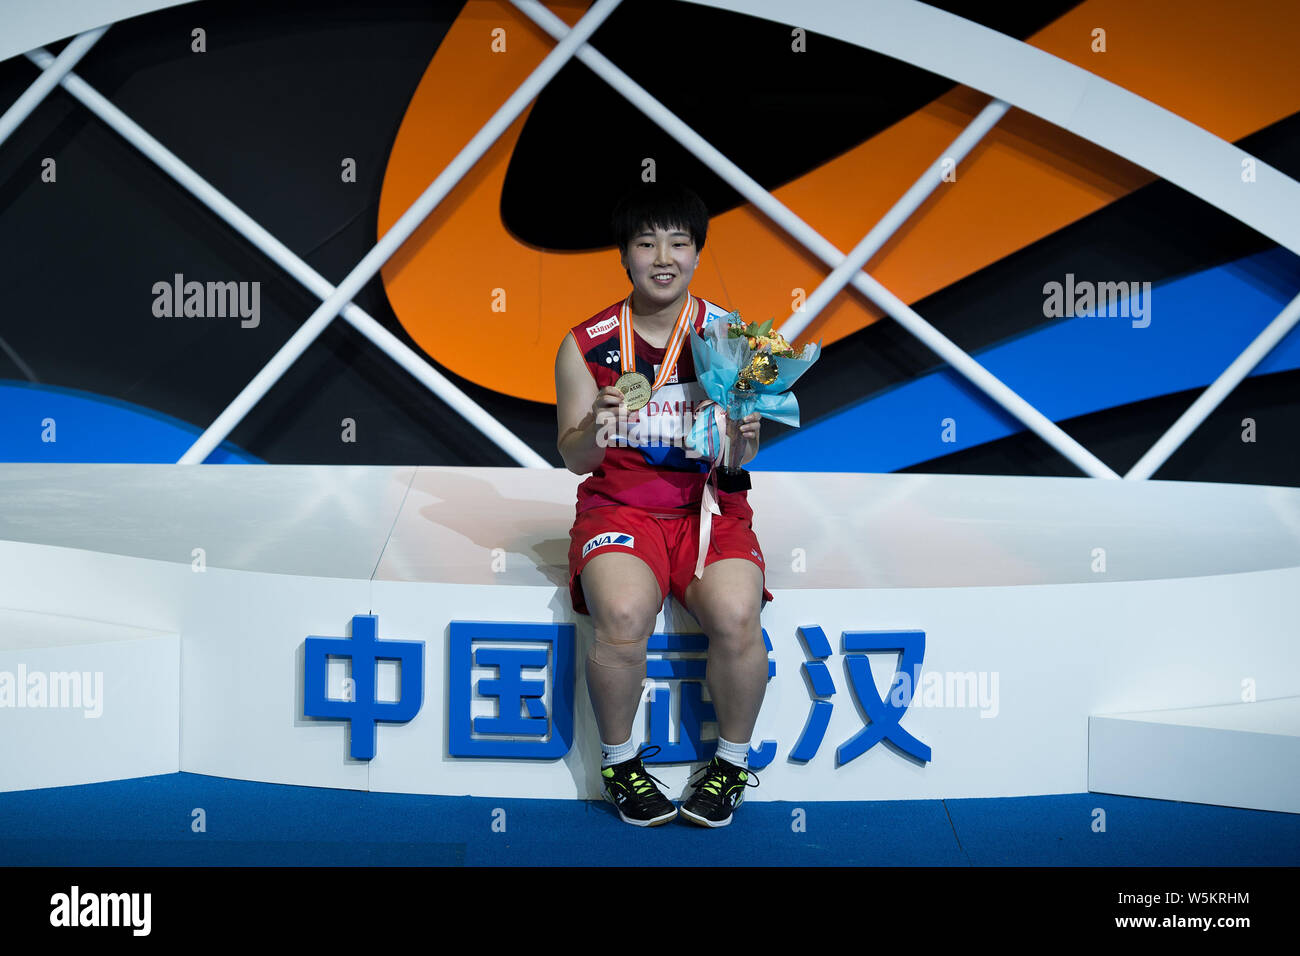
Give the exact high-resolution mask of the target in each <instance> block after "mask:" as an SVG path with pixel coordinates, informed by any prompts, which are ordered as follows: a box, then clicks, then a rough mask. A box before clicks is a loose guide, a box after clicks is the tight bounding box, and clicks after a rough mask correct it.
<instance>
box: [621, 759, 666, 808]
mask: <svg viewBox="0 0 1300 956" xmlns="http://www.w3.org/2000/svg"><path fill="white" fill-rule="evenodd" d="M662 749H663V748H662V747H658V746H650V747H642V748H641V751H640V752H639V753H638V754H637V755H636V757H635V758H633V759H635V760H636V761H637V762H641V761H643V760H644V759H645V758H646V757H653V756H654V755H655V754H657V753H659V751H660V750H662ZM647 778H649V779H647ZM651 780H653V781H654V782H655V783H657V784H659V786H661V787H662V786H663V785H664V782H663V781H662V780H660V779H659V778H658V777H656V776H655V775H654V774H652V773H648V772H647V771H646V769H645V765H644V764H642V765H641V769H640V771H636V770H631V771H629V772H628V775H627V782H628V783H629V784H630V785H631V787H632V792H633V793H635V794H636V795H637V796H638V797H644V796H647V795H648V794H651V793H654V792H656V791H655V788H654V785H653V784H651V783H650V781H651Z"/></svg>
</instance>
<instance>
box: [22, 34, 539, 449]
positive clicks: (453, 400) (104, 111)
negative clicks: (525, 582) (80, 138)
mask: <svg viewBox="0 0 1300 956" xmlns="http://www.w3.org/2000/svg"><path fill="white" fill-rule="evenodd" d="M27 57H28V59H30V60H31V61H32V62H33V63H35V64H36V65H37V66H43V65H45V64H47V63H50V62H51V61H52V59H53V58H52V57H51V56H50V54H49V53H48V52H47V51H45V50H34V51H32V52H31V53H28V54H27ZM63 87H64V89H66V90H67V91H68V93H70V94H71V95H72V96H73V97H75V98H76V99H77V100H79V101H80V102H81V103H82V105H84V106H85V107H86V108H87V109H88V110H90V111H91V112H92V113H94V114H95V115H96V116H98V117H99V118H100V119H101V120H103V121H104V123H105V124H106V125H107V126H108V127H109V128H110V129H112V130H113V131H115V132H116V133H118V134H119V135H121V136H122V137H123V138H124V139H126V140H127V142H129V143H131V145H133V146H135V147H136V149H138V150H140V152H141V153H143V154H144V155H145V157H146V158H148V159H149V160H150V161H152V162H153V163H154V164H156V165H157V166H158V167H159V168H160V169H161V170H162V171H163V172H164V173H166V174H167V175H168V176H170V177H172V179H174V180H175V181H176V182H177V183H178V184H179V185H180V186H181V187H183V188H184V189H185V190H186V191H187V192H189V193H190V194H191V195H192V196H194V198H195V199H197V200H199V202H201V203H203V204H204V205H205V206H207V207H208V208H209V209H211V210H212V211H213V212H214V213H216V214H217V216H219V217H220V218H221V219H222V220H223V221H225V222H226V224H227V225H229V226H230V227H231V228H232V229H234V230H235V231H236V232H237V233H239V234H240V235H241V236H243V237H244V238H245V239H247V240H248V241H249V242H250V243H252V244H253V245H254V246H256V247H257V248H258V249H260V250H261V251H262V252H263V253H264V254H265V255H266V256H267V257H268V258H270V259H271V260H272V261H274V262H275V263H276V264H277V265H279V266H280V268H282V269H284V271H285V272H287V273H288V274H289V275H290V276H292V277H293V278H294V279H296V280H298V282H300V283H302V285H303V286H305V287H306V288H307V289H308V290H310V291H311V292H312V293H313V294H315V295H316V296H317V297H318V298H320V299H326V298H328V297H329V296H330V295H331V294H332V293H333V292H334V290H335V286H334V284H333V283H331V282H330V281H329V280H327V279H326V278H325V277H324V276H322V275H321V274H320V273H319V272H317V271H316V270H315V269H313V268H312V267H311V266H309V265H308V264H307V263H306V262H304V261H303V260H302V259H301V258H300V257H299V256H297V255H296V254H295V253H294V252H293V250H291V249H290V248H289V247H288V246H286V245H285V244H284V243H282V242H280V240H278V239H276V238H275V236H273V235H271V233H270V232H268V231H267V230H266V229H265V228H263V227H262V226H261V224H259V223H258V222H257V221H256V220H255V219H253V218H252V217H251V216H249V215H248V214H247V213H246V212H244V211H243V210H242V209H240V208H239V207H238V206H236V205H235V204H234V203H233V202H231V201H230V200H229V199H227V198H226V197H225V196H224V195H222V194H221V193H220V192H219V191H218V190H217V189H215V188H214V187H213V186H212V185H211V184H210V183H208V182H207V181H206V180H205V179H203V177H201V176H199V174H198V173H196V172H194V170H192V169H191V168H190V167H189V166H187V165H186V164H185V163H184V162H182V161H181V159H180V158H179V157H178V156H176V154H175V153H173V152H171V151H170V150H168V149H167V147H165V146H163V145H162V143H160V142H158V140H157V139H155V138H154V137H152V136H150V135H149V134H148V133H147V132H145V131H144V129H142V128H141V127H140V125H139V124H138V123H136V122H135V121H134V120H132V119H131V118H130V117H129V116H127V115H126V114H125V113H123V112H122V111H121V110H119V109H118V108H117V107H116V106H114V105H113V104H112V103H110V102H109V101H108V100H107V99H105V98H104V97H103V96H102V95H101V94H100V93H98V92H97V91H96V90H95V89H94V88H93V87H91V86H90V84H88V83H87V82H86V81H85V80H83V79H81V78H80V77H79V76H77V75H76V74H75V73H70V74H68V75H67V76H66V77H65V78H64V80H63ZM342 315H343V318H345V319H346V320H347V321H348V322H350V323H351V324H352V326H353V327H354V328H356V330H357V331H358V332H360V333H361V334H362V335H364V336H365V337H366V338H368V339H369V340H370V341H371V342H373V343H374V344H375V345H376V346H377V347H378V348H379V349H381V350H382V351H383V352H384V353H385V354H387V355H388V356H389V357H390V358H391V359H392V360H393V361H394V362H396V363H397V364H398V365H400V366H401V367H402V368H404V369H406V370H407V371H408V372H410V373H411V375H412V376H413V377H415V378H416V379H418V380H419V381H420V382H421V383H422V384H423V385H425V386H426V387H427V388H428V389H429V390H430V391H432V392H433V393H434V394H435V395H437V396H438V397H439V398H441V399H442V400H443V401H444V402H446V403H447V404H448V405H449V406H450V407H451V408H453V409H455V410H456V411H457V412H459V413H460V414H461V415H462V416H463V417H464V418H465V419H466V420H467V421H468V422H469V423H470V424H472V425H473V426H474V427H475V428H477V429H478V430H479V431H480V432H482V433H483V434H484V435H485V436H486V437H487V438H488V439H490V440H491V441H492V442H493V443H494V444H495V445H496V446H497V447H498V448H500V449H501V450H502V451H504V452H505V453H506V454H507V455H509V456H510V457H511V458H513V459H514V460H515V461H517V462H518V463H519V464H521V465H524V466H526V467H530V468H550V467H552V466H551V464H550V463H549V462H547V461H546V459H544V458H542V457H541V456H540V455H538V454H537V452H535V451H533V449H532V448H530V447H529V446H528V445H526V444H524V442H522V441H520V439H519V438H518V437H516V436H515V435H513V434H512V433H511V432H510V431H509V429H507V428H506V427H505V426H503V425H502V424H501V423H500V422H498V421H497V420H496V419H495V418H493V417H492V416H491V415H490V414H488V412H487V411H486V410H485V409H484V408H483V407H482V406H480V405H479V404H478V403H477V402H475V401H474V400H473V399H472V398H470V397H469V396H468V395H466V394H465V393H464V392H463V391H461V390H460V389H459V388H457V387H456V385H455V384H453V383H452V382H451V381H449V380H448V379H447V378H446V377H445V376H443V375H442V373H441V372H439V371H438V370H437V369H435V368H434V367H433V366H432V365H430V364H429V363H428V362H427V361H425V360H424V358H423V357H422V356H420V355H419V354H418V353H416V352H415V351H414V350H412V349H411V348H410V347H409V346H408V345H406V343H405V342H403V341H402V340H401V339H399V338H397V336H395V335H393V333H391V332H389V331H388V329H386V328H384V327H383V325H381V324H380V323H379V322H378V321H377V320H376V319H375V318H374V317H372V316H371V315H370V314H369V313H367V312H366V311H365V310H364V309H362V308H361V307H360V306H358V305H356V304H355V303H351V302H349V303H348V305H347V306H346V308H344V309H343V312H342Z"/></svg>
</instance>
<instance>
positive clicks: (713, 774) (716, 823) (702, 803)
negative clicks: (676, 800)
mask: <svg viewBox="0 0 1300 956" xmlns="http://www.w3.org/2000/svg"><path fill="white" fill-rule="evenodd" d="M691 783H693V784H695V792H694V793H692V794H691V795H690V796H689V797H688V798H687V799H686V800H685V802H683V803H682V816H684V817H685V818H686V819H687V820H690V821H691V822H692V823H698V824H699V825H700V826H702V827H725V826H726V825H727V824H728V823H730V822H731V815H732V813H733V812H735V809H736V807H738V806H740V804H741V802H742V801H743V800H744V799H745V788H746V787H757V786H758V775H757V774H756V773H754V771H752V770H747V769H745V768H744V767H737V766H736V765H735V764H734V763H730V762H729V761H726V760H723V759H722V758H721V757H714V758H713V759H712V760H711V761H709V763H708V764H707V765H706V766H705V767H703V768H701V770H700V775H699V776H697V777H696V778H695V780H692V781H691Z"/></svg>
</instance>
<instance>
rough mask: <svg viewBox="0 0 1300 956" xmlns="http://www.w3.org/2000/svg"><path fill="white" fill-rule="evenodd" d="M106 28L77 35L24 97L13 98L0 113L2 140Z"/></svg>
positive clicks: (25, 92)
mask: <svg viewBox="0 0 1300 956" xmlns="http://www.w3.org/2000/svg"><path fill="white" fill-rule="evenodd" d="M107 30H108V27H98V28H97V29H94V30H87V31H86V32H85V33H81V34H78V35H77V36H76V37H74V38H73V40H72V42H71V43H69V44H68V45H67V46H65V47H64V48H63V51H62V52H61V53H59V55H58V57H57V58H52V59H51V61H50V65H49V66H47V67H46V68H45V69H43V70H42V71H41V75H40V76H38V77H37V78H36V80H35V81H34V82H33V83H32V85H31V86H29V87H27V89H26V90H24V91H23V95H22V96H20V97H18V99H16V100H14V105H13V106H11V107H9V109H7V110H5V115H4V116H0V143H3V142H4V141H5V140H7V139H8V138H9V134H10V133H12V132H13V131H14V130H16V129H17V128H18V125H19V124H20V123H21V122H22V121H23V120H25V119H27V117H29V116H31V115H32V111H33V110H34V109H36V107H38V106H39V105H40V104H41V101H42V100H44V99H45V97H47V96H49V95H50V90H52V89H54V88H55V87H56V86H58V85H59V81H60V80H62V79H63V78H64V77H65V76H67V75H68V73H69V72H70V71H71V70H72V68H73V67H74V66H76V65H77V63H78V62H80V60H81V58H82V57H83V56H85V55H86V54H87V53H88V52H90V48H91V47H92V46H94V45H95V43H96V41H98V40H99V38H100V37H102V36H103V35H104V33H105V32H106V31H107Z"/></svg>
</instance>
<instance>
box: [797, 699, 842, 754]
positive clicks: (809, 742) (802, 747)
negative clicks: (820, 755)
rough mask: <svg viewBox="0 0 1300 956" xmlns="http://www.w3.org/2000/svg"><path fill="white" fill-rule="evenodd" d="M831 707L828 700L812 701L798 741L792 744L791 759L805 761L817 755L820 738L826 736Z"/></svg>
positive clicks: (829, 723)
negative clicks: (806, 721)
mask: <svg viewBox="0 0 1300 956" xmlns="http://www.w3.org/2000/svg"><path fill="white" fill-rule="evenodd" d="M833 709H834V705H833V704H831V702H830V701H829V700H815V701H813V706H812V710H811V711H810V712H809V714H808V723H806V724H804V728H803V733H802V734H800V735H799V742H798V743H797V744H795V745H794V750H792V751H790V759H791V760H797V761H799V763H807V762H808V761H809V760H812V758H813V757H815V756H817V748H818V747H820V746H821V745H822V740H823V739H825V737H826V728H827V727H829V726H830V725H831V711H832V710H833Z"/></svg>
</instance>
